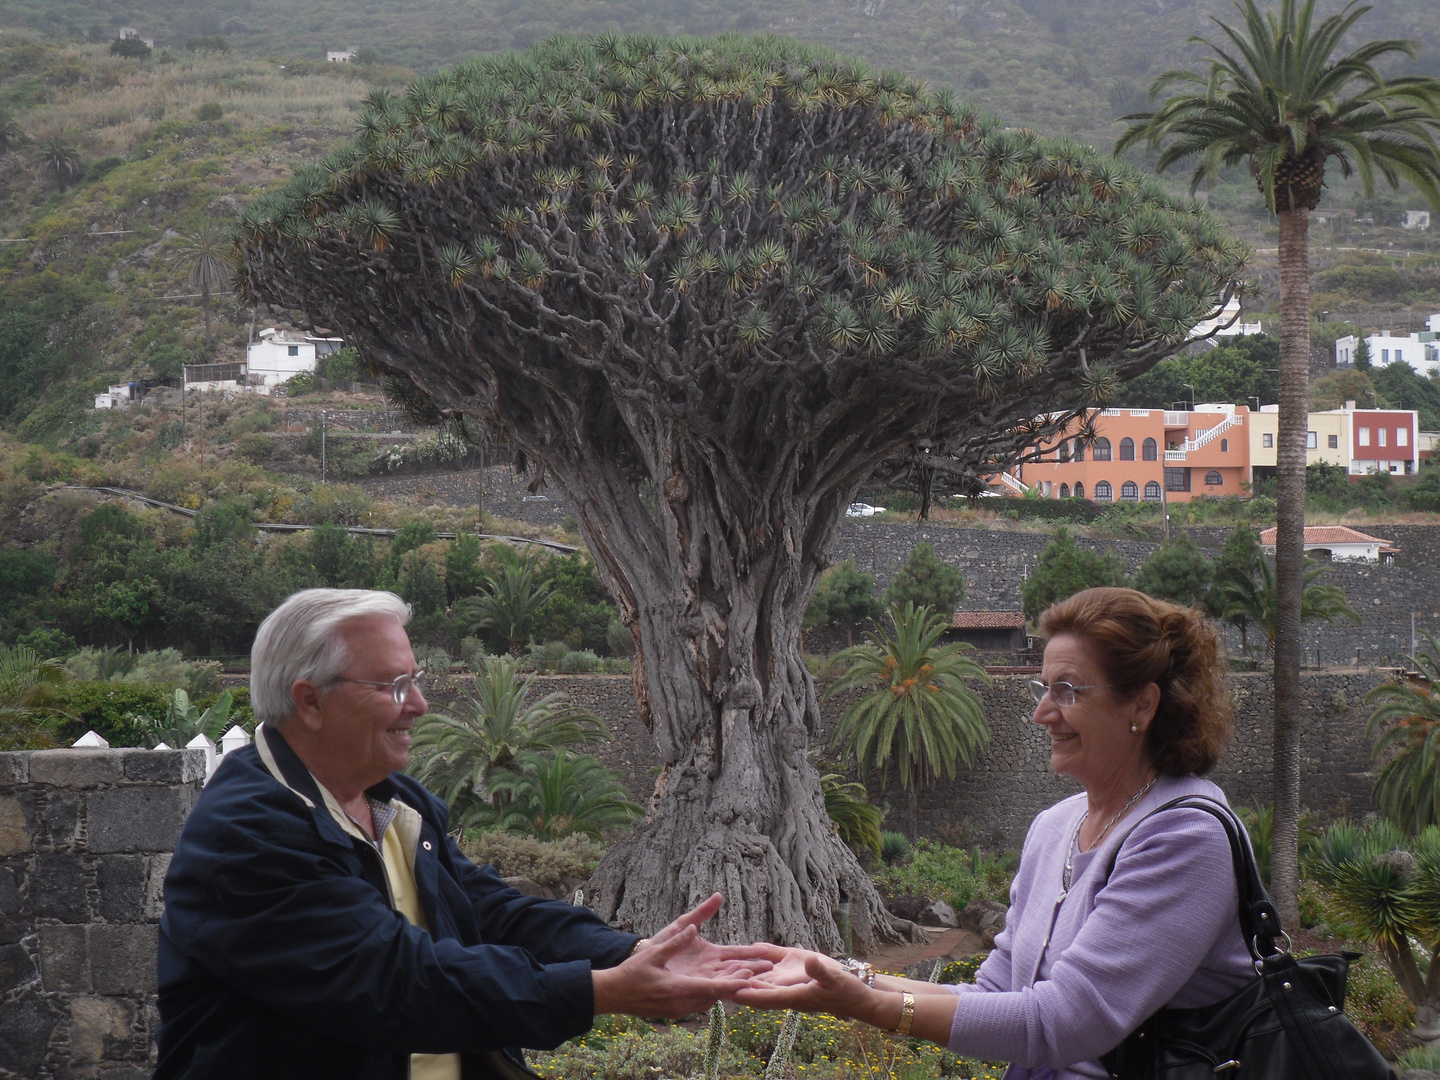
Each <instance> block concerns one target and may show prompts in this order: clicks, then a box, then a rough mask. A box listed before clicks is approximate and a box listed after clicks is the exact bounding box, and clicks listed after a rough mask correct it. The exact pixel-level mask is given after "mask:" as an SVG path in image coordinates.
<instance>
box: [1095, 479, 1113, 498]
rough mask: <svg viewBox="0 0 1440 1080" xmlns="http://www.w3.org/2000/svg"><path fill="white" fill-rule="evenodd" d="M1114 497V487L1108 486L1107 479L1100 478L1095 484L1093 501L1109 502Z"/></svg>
mask: <svg viewBox="0 0 1440 1080" xmlns="http://www.w3.org/2000/svg"><path fill="white" fill-rule="evenodd" d="M1112 498H1114V489H1113V488H1111V487H1110V481H1109V480H1101V481H1100V482H1099V483H1098V484H1096V485H1095V501H1096V502H1110V501H1111V499H1112Z"/></svg>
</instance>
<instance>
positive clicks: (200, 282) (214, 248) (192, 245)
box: [175, 221, 235, 349]
mask: <svg viewBox="0 0 1440 1080" xmlns="http://www.w3.org/2000/svg"><path fill="white" fill-rule="evenodd" d="M175 261H176V263H177V264H178V265H179V266H180V268H181V269H183V270H184V271H185V279H186V282H187V283H188V284H189V286H190V287H191V288H192V289H199V290H200V304H201V306H202V307H203V308H204V310H205V347H206V348H207V349H208V348H210V345H211V336H210V295H211V293H212V292H220V293H223V292H225V291H226V290H227V289H228V288H229V287H230V279H231V277H232V275H233V274H234V272H235V244H234V237H233V236H232V235H231V232H230V229H229V228H227V227H225V226H223V225H220V224H219V223H218V222H214V221H207V222H205V223H203V224H202V225H201V226H200V228H199V229H197V230H196V231H195V232H193V233H191V234H189V235H187V236H183V237H181V238H180V242H179V243H178V244H176V246H175Z"/></svg>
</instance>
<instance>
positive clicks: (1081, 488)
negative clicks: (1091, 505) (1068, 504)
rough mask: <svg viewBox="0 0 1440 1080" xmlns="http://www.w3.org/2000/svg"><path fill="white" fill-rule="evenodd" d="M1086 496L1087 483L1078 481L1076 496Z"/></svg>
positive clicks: (1081, 497) (1080, 497) (1079, 497)
mask: <svg viewBox="0 0 1440 1080" xmlns="http://www.w3.org/2000/svg"><path fill="white" fill-rule="evenodd" d="M1084 497H1085V485H1084V484H1081V483H1079V482H1077V483H1076V484H1075V498H1077V499H1083V498H1084Z"/></svg>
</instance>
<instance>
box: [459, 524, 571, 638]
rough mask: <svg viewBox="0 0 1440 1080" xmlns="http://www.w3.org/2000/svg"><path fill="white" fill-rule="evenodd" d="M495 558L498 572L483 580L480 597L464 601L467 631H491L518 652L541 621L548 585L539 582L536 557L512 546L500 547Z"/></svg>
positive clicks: (549, 588) (548, 594)
mask: <svg viewBox="0 0 1440 1080" xmlns="http://www.w3.org/2000/svg"><path fill="white" fill-rule="evenodd" d="M497 558H498V559H499V561H500V572H499V573H498V574H497V575H495V576H494V577H493V578H491V579H490V581H488V582H486V584H485V586H484V589H483V591H482V592H481V593H480V595H479V596H477V597H475V598H473V599H472V600H469V601H466V605H465V616H466V618H467V620H468V621H469V623H470V625H469V628H468V631H467V632H469V633H472V634H473V633H475V632H476V631H477V630H493V631H494V632H495V633H497V634H499V635H500V636H501V637H503V638H504V639H505V641H506V642H507V643H508V644H509V647H510V651H511V652H512V653H519V651H520V649H521V647H522V646H524V644H525V643H526V642H527V641H529V639H530V634H531V633H532V631H533V630H534V629H535V625H536V623H538V622H539V621H540V615H541V612H542V611H543V609H544V607H545V604H546V601H548V600H549V598H550V592H551V588H552V586H551V584H550V583H549V582H546V581H540V580H539V578H538V576H537V573H538V569H539V568H538V565H537V561H536V559H535V557H534V556H533V555H530V554H521V553H520V552H517V551H516V550H514V549H513V548H508V547H507V548H501V549H500V551H499V554H498V556H497Z"/></svg>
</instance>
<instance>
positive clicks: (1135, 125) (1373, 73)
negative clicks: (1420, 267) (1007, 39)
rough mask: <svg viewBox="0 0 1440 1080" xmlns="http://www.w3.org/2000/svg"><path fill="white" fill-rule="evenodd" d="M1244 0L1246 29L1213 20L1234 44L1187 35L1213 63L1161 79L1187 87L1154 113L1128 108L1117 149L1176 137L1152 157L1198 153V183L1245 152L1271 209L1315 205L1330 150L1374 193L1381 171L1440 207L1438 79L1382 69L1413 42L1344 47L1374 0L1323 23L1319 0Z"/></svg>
mask: <svg viewBox="0 0 1440 1080" xmlns="http://www.w3.org/2000/svg"><path fill="white" fill-rule="evenodd" d="M1236 7H1237V8H1239V10H1240V12H1241V14H1242V15H1243V17H1244V20H1245V29H1244V31H1241V30H1239V29H1238V28H1232V27H1230V26H1227V25H1226V24H1225V23H1222V22H1220V21H1219V20H1218V19H1217V20H1215V22H1216V25H1217V26H1219V28H1220V30H1221V32H1222V33H1223V34H1224V35H1225V37H1226V38H1228V39H1229V41H1228V44H1216V43H1214V42H1211V41H1209V40H1207V39H1205V38H1201V37H1194V38H1191V39H1190V40H1191V41H1192V42H1194V43H1197V44H1200V45H1204V46H1206V47H1207V48H1208V49H1209V50H1210V51H1211V52H1212V53H1213V54H1214V55H1213V57H1211V58H1210V59H1208V60H1207V65H1208V70H1204V71H1195V70H1189V69H1181V70H1175V71H1167V72H1165V73H1164V74H1162V75H1161V76H1160V77H1159V78H1157V79H1156V80H1155V82H1154V84H1153V85H1152V86H1151V88H1150V94H1151V97H1152V98H1153V97H1158V96H1160V95H1161V94H1163V93H1164V92H1165V91H1166V90H1169V89H1171V88H1172V87H1177V86H1178V87H1180V88H1181V91H1180V92H1179V93H1175V94H1173V95H1172V96H1170V97H1169V98H1167V99H1165V101H1164V102H1163V103H1162V104H1161V105H1160V107H1159V108H1158V109H1156V110H1155V111H1153V112H1144V113H1132V114H1130V115H1128V116H1125V117H1123V118H1122V119H1125V120H1129V121H1131V126H1130V128H1129V129H1127V130H1126V132H1125V133H1124V134H1123V135H1122V136H1121V137H1120V140H1119V141H1118V142H1117V143H1116V145H1115V152H1116V153H1117V154H1118V153H1121V152H1123V151H1124V150H1125V149H1126V148H1127V147H1129V146H1132V145H1134V144H1135V143H1137V142H1140V141H1145V142H1147V143H1148V144H1149V145H1150V146H1151V147H1154V148H1158V147H1160V146H1161V145H1162V143H1165V142H1166V141H1167V140H1168V145H1166V146H1165V147H1164V149H1163V150H1161V152H1160V157H1159V159H1158V161H1157V162H1156V165H1157V167H1158V168H1159V169H1162V170H1163V169H1165V168H1168V167H1169V166H1170V165H1173V164H1178V163H1180V162H1185V161H1190V160H1192V159H1193V160H1195V161H1196V165H1195V168H1194V171H1193V172H1192V173H1191V175H1190V190H1191V191H1192V192H1193V191H1195V190H1196V189H1197V188H1198V187H1199V186H1200V184H1201V183H1203V182H1204V181H1205V180H1207V179H1212V178H1214V177H1215V176H1216V175H1217V174H1218V173H1219V172H1220V170H1221V169H1224V168H1228V167H1231V166H1234V165H1238V164H1240V163H1242V162H1248V163H1249V164H1250V168H1251V172H1252V174H1254V175H1255V177H1256V180H1257V183H1258V184H1259V186H1260V190H1261V192H1262V193H1263V194H1264V196H1265V201H1266V203H1267V204H1268V205H1269V207H1270V209H1272V210H1276V209H1280V210H1284V209H1289V208H1290V206H1291V205H1292V203H1293V205H1295V206H1299V207H1303V208H1306V209H1310V208H1313V207H1314V206H1315V203H1316V201H1318V199H1319V190H1320V185H1321V183H1323V179H1324V169H1325V162H1326V159H1327V158H1334V159H1335V160H1336V161H1337V162H1338V163H1339V165H1340V171H1341V172H1342V173H1343V174H1344V175H1345V176H1350V175H1351V174H1352V173H1353V172H1356V171H1358V172H1359V174H1360V179H1361V182H1362V183H1363V184H1364V186H1365V191H1366V192H1367V193H1371V192H1373V191H1374V188H1375V175H1376V173H1377V172H1378V173H1379V174H1380V175H1381V176H1382V177H1383V178H1384V179H1385V181H1386V182H1387V183H1388V184H1389V185H1390V186H1391V187H1398V186H1399V185H1400V183H1401V181H1402V180H1403V181H1408V182H1410V183H1411V184H1413V185H1414V186H1415V188H1416V189H1417V190H1418V191H1419V192H1420V193H1421V194H1423V195H1424V196H1425V197H1426V198H1427V199H1428V200H1429V201H1430V202H1431V204H1432V205H1435V206H1437V207H1440V147H1437V144H1436V137H1437V135H1440V80H1436V79H1434V78H1430V77H1428V76H1420V75H1402V76H1397V77H1395V78H1386V77H1385V76H1384V75H1382V74H1381V71H1380V67H1379V66H1377V65H1382V64H1383V62H1385V61H1387V60H1389V59H1391V58H1394V57H1396V56H1404V57H1409V58H1411V59H1413V58H1414V57H1415V55H1416V47H1415V43H1414V42H1413V41H1401V40H1395V39H1386V40H1381V41H1369V42H1366V43H1365V44H1363V45H1361V46H1360V47H1359V48H1356V49H1354V50H1353V51H1351V52H1348V53H1345V54H1343V55H1337V53H1338V50H1339V49H1340V48H1341V46H1342V43H1343V42H1344V39H1345V37H1346V35H1347V34H1348V33H1349V32H1350V30H1351V29H1352V28H1353V27H1354V25H1355V23H1356V22H1357V21H1359V20H1360V19H1361V18H1362V17H1363V16H1364V15H1365V13H1366V12H1368V11H1369V10H1370V8H1369V6H1368V5H1367V6H1363V7H1361V6H1357V3H1356V2H1352V3H1349V4H1347V5H1346V6H1345V8H1344V9H1343V10H1342V11H1341V12H1339V13H1338V14H1335V15H1331V16H1330V17H1328V18H1326V19H1323V20H1321V21H1320V22H1319V24H1318V25H1317V24H1316V23H1315V0H1304V2H1303V3H1300V2H1297V0H1281V4H1280V9H1279V11H1278V12H1276V11H1268V12H1265V13H1264V14H1262V13H1261V12H1260V10H1259V9H1258V8H1257V7H1256V6H1255V3H1254V0H1240V2H1239V3H1237V4H1236ZM1301 166H1308V169H1307V168H1303V167H1301ZM1312 176H1313V179H1312ZM1312 192H1313V195H1312Z"/></svg>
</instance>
